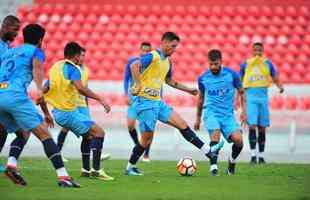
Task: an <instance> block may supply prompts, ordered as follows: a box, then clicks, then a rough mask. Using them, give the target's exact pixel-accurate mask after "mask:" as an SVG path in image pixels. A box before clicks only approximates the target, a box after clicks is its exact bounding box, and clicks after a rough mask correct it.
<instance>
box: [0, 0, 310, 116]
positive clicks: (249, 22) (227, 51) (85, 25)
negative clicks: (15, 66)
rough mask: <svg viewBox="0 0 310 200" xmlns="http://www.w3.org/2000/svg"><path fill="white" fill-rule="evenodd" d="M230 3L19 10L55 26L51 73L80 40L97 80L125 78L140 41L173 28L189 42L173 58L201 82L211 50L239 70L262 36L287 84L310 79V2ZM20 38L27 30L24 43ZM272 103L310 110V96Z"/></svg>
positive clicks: (47, 1) (42, 2)
mask: <svg viewBox="0 0 310 200" xmlns="http://www.w3.org/2000/svg"><path fill="white" fill-rule="evenodd" d="M28 2H29V1H28ZM87 2H92V4H87ZM167 2H168V3H167ZM223 2H224V1H214V0H211V1H208V3H206V2H204V1H191V5H190V6H186V1H183V0H181V1H172V0H169V1H162V0H159V1H156V4H154V3H153V4H150V3H149V1H147V0H144V1H143V0H130V1H121V0H118V1H109V0H101V1H100V0H99V1H92V0H90V1H85V0H77V1H74V3H73V2H70V3H68V1H64V0H56V1H52V0H37V1H35V2H34V3H33V4H32V5H29V4H26V5H23V6H19V7H18V10H17V15H18V16H19V18H20V19H21V20H22V24H23V25H25V24H27V23H30V22H39V23H41V24H43V25H44V26H45V27H46V28H47V30H48V31H47V36H46V39H45V47H46V54H47V64H46V65H45V66H46V71H48V68H49V67H50V66H51V64H52V63H53V62H54V61H56V60H57V59H59V58H61V57H63V55H62V54H63V51H62V50H63V47H64V45H65V43H66V42H67V41H71V40H77V41H79V42H80V43H82V45H84V46H85V47H86V48H87V51H88V52H87V54H88V55H90V56H87V60H86V63H87V64H88V65H89V67H90V68H91V72H90V78H91V79H92V80H100V81H101V80H104V81H106V80H108V81H109V80H112V81H121V80H122V78H123V70H124V65H125V64H126V62H127V59H128V58H129V57H130V56H132V55H137V49H136V47H137V46H139V43H140V42H141V41H143V40H147V41H150V42H151V43H152V44H153V46H156V45H157V44H158V42H159V41H158V38H160V36H161V34H162V32H164V31H166V30H172V31H176V32H178V33H179V35H180V36H181V39H182V42H181V45H180V47H179V48H178V50H177V51H178V53H176V54H175V55H173V58H172V60H173V63H174V77H175V78H176V79H177V80H181V81H189V82H193V81H196V79H197V77H198V75H199V74H201V73H202V72H203V71H204V70H205V69H206V67H207V66H206V53H205V52H207V51H208V49H210V48H221V50H222V51H223V52H224V64H225V65H228V66H231V67H232V68H234V69H235V70H239V64H240V63H241V62H242V61H243V60H244V59H245V58H247V57H248V56H249V55H250V53H251V48H250V47H251V43H252V42H254V41H262V42H264V45H265V49H266V54H267V56H268V57H269V58H270V59H271V60H272V61H273V63H274V64H275V65H276V67H277V68H278V69H279V71H280V77H281V80H282V81H283V82H284V83H291V84H310V67H309V66H308V65H309V63H310V36H309V34H307V33H309V32H310V23H309V21H310V7H309V4H307V3H306V1H304V0H297V1H294V2H293V1H291V0H289V1H287V2H286V3H287V4H288V5H286V3H283V2H281V5H274V2H276V1H268V2H267V1H265V3H264V4H260V2H259V1H256V0H255V1H252V3H251V4H249V3H247V1H242V0H234V1H232V3H229V4H224V3H223ZM234 2H238V4H237V5H234ZM292 2H293V4H292ZM163 3H165V4H163ZM270 4H273V5H270ZM5 12H7V11H5ZM20 42H21V35H19V37H18V38H17V40H16V44H18V43H20ZM188 69H190V70H188ZM184 74H186V76H184ZM108 94H109V95H106V96H107V97H108V98H109V101H110V102H112V103H113V105H124V100H123V97H122V95H121V94H120V93H115V94H114V93H108ZM166 98H167V99H166V100H167V101H168V102H169V103H172V104H174V105H177V106H195V99H194V98H192V97H182V96H178V95H173V96H167V97H166ZM270 104H271V107H272V108H273V109H289V110H294V109H301V110H310V97H309V94H306V95H302V96H298V97H296V96H293V95H288V96H277V95H276V96H272V97H271V101H270Z"/></svg>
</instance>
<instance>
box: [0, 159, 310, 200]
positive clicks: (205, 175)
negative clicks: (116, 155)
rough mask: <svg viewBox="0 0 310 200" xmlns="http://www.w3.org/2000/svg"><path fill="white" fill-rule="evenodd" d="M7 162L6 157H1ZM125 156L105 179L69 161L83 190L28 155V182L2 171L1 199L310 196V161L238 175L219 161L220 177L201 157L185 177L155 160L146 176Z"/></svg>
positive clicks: (309, 199)
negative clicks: (131, 169)
mask: <svg viewBox="0 0 310 200" xmlns="http://www.w3.org/2000/svg"><path fill="white" fill-rule="evenodd" d="M0 163H4V158H1V159H0ZM126 163H127V161H125V160H108V161H105V163H104V166H105V169H106V171H107V172H108V173H109V174H111V175H113V176H114V177H115V178H116V180H115V181H112V182H104V181H101V180H94V179H89V178H80V177H79V175H80V165H81V161H80V160H70V161H69V162H68V163H66V166H67V168H68V169H69V171H70V173H71V175H72V176H73V177H74V178H75V180H77V181H79V182H80V183H81V185H82V188H80V189H64V188H59V187H58V186H57V184H56V174H55V172H54V170H53V169H52V167H51V165H50V163H49V162H48V161H47V160H46V159H38V158H33V159H30V158H23V159H21V161H20V166H21V167H22V174H23V175H24V177H25V178H26V180H27V182H28V186H26V187H20V186H16V185H14V184H13V183H11V181H9V180H8V179H7V178H6V177H5V176H4V174H1V175H0V199H1V200H11V199H14V200H19V199H22V200H56V199H57V200H62V199H66V200H70V199H72V200H80V199H81V200H82V199H83V200H88V199H91V200H97V199H98V200H99V199H104V200H107V199H113V200H125V199H135V200H139V199H143V200H146V199H147V200H151V199H152V200H153V199H154V200H166V199H167V200H168V199H171V200H172V199H175V200H183V199H184V200H192V199H199V200H200V199H205V200H218V199H228V200H243V199H247V200H248V199H250V200H266V199H270V200H310V165H304V164H303V165H302V164H267V165H256V166H252V165H250V164H247V163H240V164H238V165H237V175H235V176H227V175H225V173H224V171H225V169H226V166H227V164H226V163H220V164H219V174H220V176H218V177H212V176H211V175H210V173H209V165H207V162H198V163H197V166H198V171H197V173H196V174H195V175H194V176H192V177H182V176H180V175H179V174H178V173H177V171H176V162H171V161H152V162H151V163H140V164H139V167H140V169H141V170H143V171H144V176H141V177H128V176H125V175H123V173H124V167H125V166H126Z"/></svg>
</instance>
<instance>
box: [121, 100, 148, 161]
mask: <svg viewBox="0 0 310 200" xmlns="http://www.w3.org/2000/svg"><path fill="white" fill-rule="evenodd" d="M136 119H137V113H136V111H135V108H134V106H132V105H131V106H129V107H128V110H127V126H128V132H129V135H130V137H131V139H132V141H133V142H134V144H135V145H136V144H138V143H139V138H138V133H137V129H136ZM150 146H151V145H149V146H148V147H146V148H145V151H144V155H143V158H142V161H143V162H150V157H149V153H150Z"/></svg>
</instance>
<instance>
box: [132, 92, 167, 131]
mask: <svg viewBox="0 0 310 200" xmlns="http://www.w3.org/2000/svg"><path fill="white" fill-rule="evenodd" d="M132 107H133V108H134V110H135V112H136V113H137V119H138V121H139V128H140V132H141V133H144V132H154V130H155V126H156V123H157V120H159V121H161V122H163V123H167V122H168V120H169V118H170V115H171V113H172V111H173V109H172V108H171V107H170V106H168V105H167V104H166V103H165V102H163V101H153V100H148V99H145V98H142V97H139V98H137V99H135V101H134V102H133V104H132Z"/></svg>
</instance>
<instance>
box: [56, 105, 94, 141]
mask: <svg viewBox="0 0 310 200" xmlns="http://www.w3.org/2000/svg"><path fill="white" fill-rule="evenodd" d="M87 110H88V109H87ZM52 114H53V116H54V119H55V121H56V122H57V124H58V125H60V126H61V127H63V128H67V129H69V130H70V131H72V132H73V133H74V134H75V135H76V136H78V137H79V136H82V135H85V134H87V133H88V131H89V129H90V128H91V127H92V126H93V124H94V121H92V119H91V118H90V116H89V115H87V114H84V113H81V112H80V110H79V109H78V108H77V109H75V110H73V111H61V110H58V109H53V110H52Z"/></svg>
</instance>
